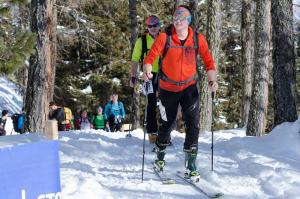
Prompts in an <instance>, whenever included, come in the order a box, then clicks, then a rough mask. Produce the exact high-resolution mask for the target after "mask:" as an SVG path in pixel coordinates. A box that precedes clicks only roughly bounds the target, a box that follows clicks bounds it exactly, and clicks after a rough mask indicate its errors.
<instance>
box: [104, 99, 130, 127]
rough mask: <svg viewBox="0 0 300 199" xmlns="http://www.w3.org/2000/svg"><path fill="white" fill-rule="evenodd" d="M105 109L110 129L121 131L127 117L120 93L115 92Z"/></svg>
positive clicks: (105, 116)
mask: <svg viewBox="0 0 300 199" xmlns="http://www.w3.org/2000/svg"><path fill="white" fill-rule="evenodd" d="M111 99H112V100H111V101H109V102H108V103H107V104H106V106H105V109H104V118H105V120H106V121H108V123H109V129H110V131H120V129H121V127H122V122H123V120H124V119H125V110H124V106H123V103H122V102H119V101H118V95H117V94H113V95H112V96H111Z"/></svg>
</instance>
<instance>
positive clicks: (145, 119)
mask: <svg viewBox="0 0 300 199" xmlns="http://www.w3.org/2000/svg"><path fill="white" fill-rule="evenodd" d="M145 105H146V106H145V115H144V140H143V163H142V182H143V181H144V165H145V142H146V125H147V124H146V123H147V105H148V98H147V95H146V104H145Z"/></svg>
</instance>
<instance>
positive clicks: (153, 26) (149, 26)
mask: <svg viewBox="0 0 300 199" xmlns="http://www.w3.org/2000/svg"><path fill="white" fill-rule="evenodd" d="M158 26H159V25H158V24H154V25H148V26H147V27H148V28H157V27H158Z"/></svg>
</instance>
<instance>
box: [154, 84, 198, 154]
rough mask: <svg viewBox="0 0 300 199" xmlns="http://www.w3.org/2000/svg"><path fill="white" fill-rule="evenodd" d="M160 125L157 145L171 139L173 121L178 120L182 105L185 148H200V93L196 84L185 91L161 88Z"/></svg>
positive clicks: (161, 144)
mask: <svg viewBox="0 0 300 199" xmlns="http://www.w3.org/2000/svg"><path fill="white" fill-rule="evenodd" d="M159 98H160V103H161V104H160V106H159V110H160V113H161V114H160V115H161V118H160V127H159V131H158V137H157V145H158V146H159V147H160V146H162V147H163V148H165V146H166V145H167V144H168V143H169V141H170V133H171V131H172V126H173V123H174V122H175V121H176V116H177V110H178V105H179V104H180V105H181V107H182V114H183V117H184V122H185V127H186V136H185V142H184V147H183V148H184V150H190V149H191V147H196V148H198V136H199V119H200V108H199V93H198V89H197V86H196V84H193V85H191V86H189V87H187V88H186V89H184V90H183V91H180V92H170V91H166V90H163V89H160V93H159Z"/></svg>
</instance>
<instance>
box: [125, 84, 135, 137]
mask: <svg viewBox="0 0 300 199" xmlns="http://www.w3.org/2000/svg"><path fill="white" fill-rule="evenodd" d="M133 96H134V88H133V89H132V93H131V116H130V123H131V124H129V125H130V126H129V132H128V133H127V135H126V137H132V135H131V132H132V126H133V122H134V121H133V119H134V117H133V114H134V113H133V110H134V109H133V106H134V100H133Z"/></svg>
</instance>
